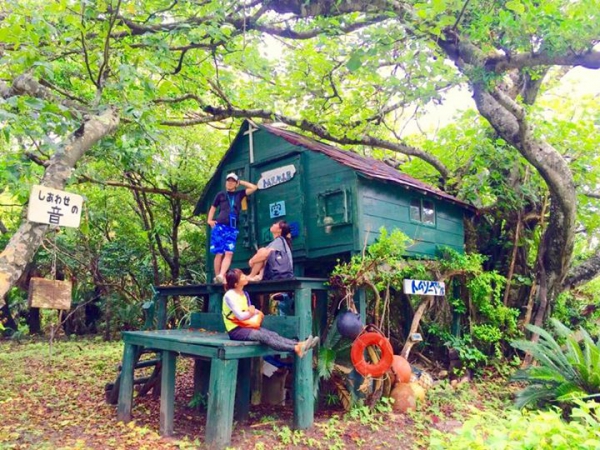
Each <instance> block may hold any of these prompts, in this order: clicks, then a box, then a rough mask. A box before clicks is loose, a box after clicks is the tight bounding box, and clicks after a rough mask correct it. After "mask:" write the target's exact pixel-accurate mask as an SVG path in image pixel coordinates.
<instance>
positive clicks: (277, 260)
mask: <svg viewBox="0 0 600 450" xmlns="http://www.w3.org/2000/svg"><path fill="white" fill-rule="evenodd" d="M269 231H270V232H271V234H272V235H273V241H272V242H271V243H270V244H269V245H267V246H266V247H263V248H259V249H258V251H257V252H256V255H254V256H253V257H252V258H251V259H250V261H248V264H249V265H250V274H249V275H248V280H249V281H260V280H283V279H286V278H292V277H293V276H294V260H293V257H292V232H291V229H290V226H289V225H288V224H287V222H286V221H285V220H280V221H279V222H275V223H274V224H273V225H271V228H270V229H269Z"/></svg>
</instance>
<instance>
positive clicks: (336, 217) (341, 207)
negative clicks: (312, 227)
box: [319, 189, 350, 225]
mask: <svg viewBox="0 0 600 450" xmlns="http://www.w3.org/2000/svg"><path fill="white" fill-rule="evenodd" d="M319 210H320V213H319V223H320V224H321V225H341V224H346V223H350V205H349V202H348V193H347V191H346V190H340V189H338V190H334V191H326V192H321V193H319Z"/></svg>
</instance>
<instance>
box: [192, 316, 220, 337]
mask: <svg viewBox="0 0 600 450" xmlns="http://www.w3.org/2000/svg"><path fill="white" fill-rule="evenodd" d="M190 328H192V329H197V328H203V329H205V330H209V331H218V332H220V333H224V332H225V324H224V323H223V315H222V314H221V313H201V312H195V313H192V314H191V317H190Z"/></svg>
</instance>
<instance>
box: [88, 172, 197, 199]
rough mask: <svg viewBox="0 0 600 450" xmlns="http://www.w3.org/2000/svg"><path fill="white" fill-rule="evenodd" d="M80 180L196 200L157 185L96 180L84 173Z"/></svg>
mask: <svg viewBox="0 0 600 450" xmlns="http://www.w3.org/2000/svg"><path fill="white" fill-rule="evenodd" d="M77 181H78V182H81V183H85V182H88V183H94V184H99V185H101V186H111V187H123V188H127V189H130V190H133V191H138V192H146V193H148V194H160V195H164V196H165V197H170V198H179V199H182V200H186V201H194V200H195V197H193V196H191V195H188V194H183V193H180V192H172V191H170V190H169V189H161V188H156V187H151V188H150V187H144V186H138V185H134V184H128V183H120V182H118V181H101V180H94V179H93V178H90V177H88V176H87V175H82V176H80V177H79V178H78V179H77Z"/></svg>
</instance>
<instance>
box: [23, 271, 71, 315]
mask: <svg viewBox="0 0 600 450" xmlns="http://www.w3.org/2000/svg"><path fill="white" fill-rule="evenodd" d="M28 303H29V307H30V308H46V309H65V310H69V309H71V282H70V281H67V280H65V281H62V280H47V279H45V278H37V277H33V278H31V280H30V282H29V297H28Z"/></svg>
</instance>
